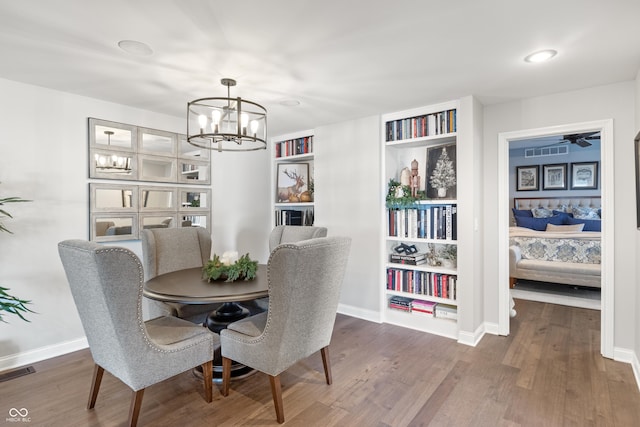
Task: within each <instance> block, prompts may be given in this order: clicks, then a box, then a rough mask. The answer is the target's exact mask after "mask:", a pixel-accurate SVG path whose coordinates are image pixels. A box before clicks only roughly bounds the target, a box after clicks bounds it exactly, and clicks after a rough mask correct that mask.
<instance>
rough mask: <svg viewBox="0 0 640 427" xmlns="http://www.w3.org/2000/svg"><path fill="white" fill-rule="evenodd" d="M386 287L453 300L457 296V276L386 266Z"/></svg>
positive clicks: (392, 289) (391, 289)
mask: <svg viewBox="0 0 640 427" xmlns="http://www.w3.org/2000/svg"><path fill="white" fill-rule="evenodd" d="M387 289H388V290H390V291H398V292H406V293H409V294H416V295H428V296H432V297H438V298H445V299H450V300H454V301H455V300H456V299H457V298H458V277H457V276H454V275H451V274H445V273H435V272H432V271H418V270H404V269H400V268H387Z"/></svg>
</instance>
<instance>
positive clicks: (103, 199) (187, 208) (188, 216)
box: [89, 183, 211, 242]
mask: <svg viewBox="0 0 640 427" xmlns="http://www.w3.org/2000/svg"><path fill="white" fill-rule="evenodd" d="M89 194H90V200H91V226H90V229H91V230H90V232H91V239H92V240H95V241H97V242H108V241H114V240H135V239H139V238H140V236H139V230H143V229H146V228H172V227H204V228H207V229H210V228H211V225H210V224H211V222H210V218H211V189H209V188H206V189H205V188H198V187H162V186H151V185H147V186H138V185H133V184H121V185H120V184H103V183H90V184H89Z"/></svg>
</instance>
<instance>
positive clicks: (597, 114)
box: [484, 82, 637, 349]
mask: <svg viewBox="0 0 640 427" xmlns="http://www.w3.org/2000/svg"><path fill="white" fill-rule="evenodd" d="M634 91H635V89H634V83H633V82H625V83H619V84H613V85H607V86H600V87H595V88H590V89H585V90H579V91H573V92H564V93H560V94H555V95H549V96H544V97H537V98H530V99H524V100H519V101H514V102H509V103H504V104H499V105H492V106H487V107H485V109H484V167H485V169H484V170H485V174H484V178H485V184H484V188H485V195H486V197H485V206H484V213H485V218H486V220H485V222H484V230H485V246H484V248H485V254H497V246H498V229H497V221H496V219H495V218H496V209H497V207H498V195H497V194H496V191H495V189H496V188H498V180H499V179H506V177H500V176H498V173H497V169H498V168H497V159H498V133H500V132H509V131H518V130H525V129H534V128H542V127H549V126H555V125H563V124H569V123H578V122H585V121H592V120H603V119H613V120H614V144H615V156H614V159H613V162H614V164H613V165H612V166H613V167H614V168H615V172H614V177H615V178H614V180H615V182H614V185H615V194H614V203H615V212H614V215H615V227H616V228H615V230H614V233H615V239H616V247H615V248H614V252H615V253H614V256H615V267H614V270H615V284H614V286H615V301H614V316H615V319H614V322H615V336H614V347H617V348H623V349H632V348H633V346H634V336H635V334H636V329H637V328H636V325H635V323H634V321H635V315H634V312H635V309H636V283H637V276H636V267H635V265H636V259H637V256H636V247H635V242H633V241H630V240H629V239H628V235H629V233H630V232H631V231H632V230H635V198H634V197H633V193H632V192H631V191H630V190H629V188H630V187H629V186H630V183H631V182H634V179H635V175H634V164H633V159H634V155H633V143H632V142H633V137H634V128H635V127H634V123H633V121H634V114H635V113H634ZM497 268H498V263H497V260H496V259H492V257H491V256H486V258H485V291H486V292H485V313H486V320H487V321H488V322H496V321H497V316H498V307H497V301H498V286H499V283H498V272H497Z"/></svg>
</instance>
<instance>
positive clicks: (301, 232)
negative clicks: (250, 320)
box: [243, 225, 327, 312]
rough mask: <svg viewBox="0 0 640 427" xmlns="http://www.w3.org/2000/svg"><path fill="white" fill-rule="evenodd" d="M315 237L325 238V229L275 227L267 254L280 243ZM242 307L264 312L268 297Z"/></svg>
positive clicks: (292, 226)
mask: <svg viewBox="0 0 640 427" xmlns="http://www.w3.org/2000/svg"><path fill="white" fill-rule="evenodd" d="M317 237H327V228H326V227H314V226H306V225H305V226H301V225H276V227H275V228H274V229H273V230H271V233H270V234H269V253H271V252H272V251H273V250H274V249H275V248H276V246H278V245H280V244H282V243H293V242H299V241H301V240H308V239H314V238H317ZM243 305H245V306H247V307H248V308H249V309H250V310H252V311H253V312H255V311H265V310H266V309H267V307H268V306H269V297H264V298H258V299H255V300H253V301H249V302H245V303H244V304H243Z"/></svg>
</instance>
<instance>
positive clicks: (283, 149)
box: [275, 136, 313, 158]
mask: <svg viewBox="0 0 640 427" xmlns="http://www.w3.org/2000/svg"><path fill="white" fill-rule="evenodd" d="M275 150H276V158H278V157H288V156H295V155H298V154H308V153H313V136H305V137H302V138H296V139H289V140H287V141H282V142H276V144H275Z"/></svg>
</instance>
